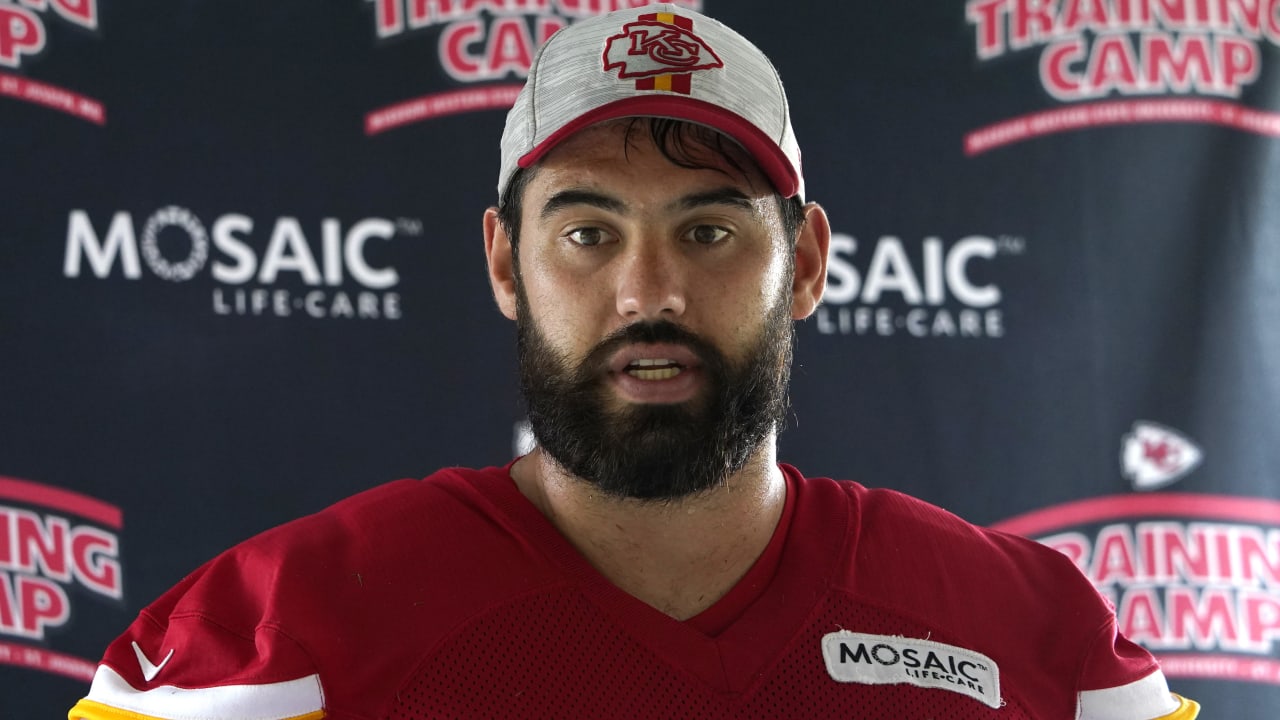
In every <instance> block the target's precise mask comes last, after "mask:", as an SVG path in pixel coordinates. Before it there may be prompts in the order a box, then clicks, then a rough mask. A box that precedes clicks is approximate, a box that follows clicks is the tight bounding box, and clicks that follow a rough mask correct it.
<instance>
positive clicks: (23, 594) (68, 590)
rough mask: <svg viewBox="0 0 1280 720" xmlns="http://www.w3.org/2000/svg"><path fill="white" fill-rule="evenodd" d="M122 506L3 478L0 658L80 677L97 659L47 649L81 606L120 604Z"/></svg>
mask: <svg viewBox="0 0 1280 720" xmlns="http://www.w3.org/2000/svg"><path fill="white" fill-rule="evenodd" d="M122 527H123V516H122V514H121V512H120V510H119V508H117V507H115V506H114V505H109V504H107V503H104V502H102V501H101V500H97V499H95V498H91V497H88V496H86V495H81V494H80V493H76V492H72V491H70V490H64V489H62V488H57V487H52V486H49V485H43V484H40V483H35V482H31V481H29V480H18V479H16V478H7V477H0V664H6V665H16V666H19V667H25V668H30V669H34V670H38V671H42V672H47V673H52V674H56V675H65V676H67V677H72V678H76V679H78V680H84V681H86V682H87V681H89V680H91V679H92V678H93V673H94V668H95V666H96V663H94V662H91V661H89V660H84V659H81V658H77V657H74V656H71V655H68V654H66V653H62V652H58V651H56V650H51V649H50V646H51V645H54V644H56V641H57V639H58V636H59V634H58V631H59V630H65V629H66V628H67V627H68V626H70V625H71V624H72V622H73V620H74V619H75V617H76V615H77V613H78V612H79V611H80V608H81V606H82V605H85V604H89V603H91V602H94V601H106V602H109V603H112V604H117V605H118V604H120V603H121V601H122V598H123V597H124V584H123V574H122V570H121V565H120V539H119V532H120V530H121V528H122Z"/></svg>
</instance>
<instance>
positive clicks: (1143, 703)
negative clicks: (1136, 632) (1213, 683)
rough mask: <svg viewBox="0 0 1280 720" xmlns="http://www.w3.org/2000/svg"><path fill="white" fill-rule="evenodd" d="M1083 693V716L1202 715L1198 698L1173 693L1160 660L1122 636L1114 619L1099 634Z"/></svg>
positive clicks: (1170, 719) (1095, 719) (1135, 719)
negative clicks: (1158, 661) (1188, 697)
mask: <svg viewBox="0 0 1280 720" xmlns="http://www.w3.org/2000/svg"><path fill="white" fill-rule="evenodd" d="M1135 677H1136V679H1133V678H1135ZM1077 697H1078V709H1077V712H1076V717H1078V718H1080V720H1194V718H1196V717H1197V716H1198V715H1199V714H1200V706H1199V705H1198V704H1197V703H1196V702H1194V701H1192V700H1188V699H1186V698H1183V697H1180V696H1178V695H1175V694H1173V693H1171V692H1169V685H1168V682H1167V681H1166V680H1165V677H1164V673H1163V672H1162V671H1161V670H1160V666H1159V665H1158V664H1157V663H1156V661H1155V659H1154V658H1152V657H1151V654H1150V653H1148V652H1147V651H1146V650H1144V649H1142V648H1141V647H1139V646H1138V645H1137V644H1135V643H1133V642H1132V641H1130V640H1129V639H1128V638H1126V637H1124V636H1123V635H1121V634H1120V633H1119V632H1118V631H1117V629H1116V625H1115V622H1114V618H1113V619H1112V620H1111V621H1110V622H1108V623H1107V624H1106V625H1105V626H1104V627H1103V628H1102V629H1101V630H1100V631H1099V633H1098V637H1097V640H1096V641H1095V643H1094V647H1093V650H1092V652H1091V653H1090V655H1089V657H1088V658H1087V659H1086V664H1085V667H1084V669H1083V671H1082V675H1081V681H1080V691H1079V694H1078V696H1077Z"/></svg>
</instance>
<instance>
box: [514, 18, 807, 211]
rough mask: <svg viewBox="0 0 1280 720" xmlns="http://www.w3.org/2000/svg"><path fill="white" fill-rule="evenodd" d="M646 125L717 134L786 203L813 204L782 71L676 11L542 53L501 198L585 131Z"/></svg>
mask: <svg viewBox="0 0 1280 720" xmlns="http://www.w3.org/2000/svg"><path fill="white" fill-rule="evenodd" d="M637 116H644V117H663V118H674V119H677V120H687V121H690V122H694V123H698V124H700V125H706V126H708V127H711V128H713V129H715V130H718V131H720V132H722V133H724V134H725V135H727V136H729V137H730V138H732V139H733V140H735V141H736V142H737V143H738V144H739V145H741V146H742V147H743V148H745V149H746V150H747V151H748V152H749V153H750V154H751V155H752V157H754V158H755V161H756V163H757V164H758V165H759V166H760V168H761V169H762V170H763V171H764V173H765V175H767V176H768V178H769V180H770V181H771V182H772V183H773V186H774V188H775V189H776V190H777V191H778V192H779V193H781V194H782V195H783V196H784V197H792V196H796V197H799V198H800V199H801V200H803V199H804V177H803V175H801V172H800V146H799V145H798V144H797V143H796V139H795V133H794V132H793V131H792V129H791V115H790V112H789V111H788V108H787V96H786V93H784V92H783V89H782V80H781V79H780V78H779V77H778V72H777V70H775V69H774V67H773V63H771V62H769V58H767V57H765V55H764V53H762V52H761V51H760V50H759V48H757V47H756V46H755V45H752V44H751V42H750V41H748V40H747V39H746V38H744V37H742V36H741V35H739V34H738V33H737V32H735V31H733V30H732V29H731V28H729V27H728V26H726V25H724V24H723V23H721V22H719V21H718V20H715V19H713V18H709V17H707V16H705V15H702V14H701V13H698V12H695V11H693V10H690V9H688V8H685V7H680V6H676V5H672V4H668V3H663V4H658V5H648V6H644V7H639V8H628V9H625V10H618V11H616V12H612V13H609V14H607V15H600V16H597V17H593V18H590V19H586V20H582V21H579V22H577V23H574V24H573V25H570V26H568V27H566V28H564V29H562V30H560V31H559V32H557V33H556V34H554V35H552V36H551V38H550V39H549V40H548V41H547V42H546V44H544V45H543V46H542V48H541V49H540V50H539V51H538V54H537V56H536V57H535V58H534V61H533V65H532V66H531V67H530V69H529V78H528V80H527V81H526V82H525V86H524V88H523V89H521V91H520V94H519V96H518V97H517V98H516V103H515V106H513V107H512V108H511V111H510V112H509V113H508V114H507V124H506V127H505V129H504V130H503V132H502V168H501V171H500V174H499V176H498V193H499V195H501V193H502V191H503V190H504V189H505V188H506V186H507V183H508V182H509V181H510V180H511V177H512V175H514V174H515V172H516V170H517V168H522V167H529V166H531V165H533V164H534V163H536V162H538V160H539V159H541V158H542V157H543V156H544V155H546V154H547V152H549V151H550V150H551V149H552V148H554V147H555V146H556V145H557V144H558V143H560V142H561V141H562V140H564V139H565V138H567V137H569V136H570V135H572V134H573V133H575V132H577V131H578V130H581V129H583V128H585V127H587V126H589V125H594V124H595V123H598V122H602V121H605V120H611V119H614V118H620V117H637Z"/></svg>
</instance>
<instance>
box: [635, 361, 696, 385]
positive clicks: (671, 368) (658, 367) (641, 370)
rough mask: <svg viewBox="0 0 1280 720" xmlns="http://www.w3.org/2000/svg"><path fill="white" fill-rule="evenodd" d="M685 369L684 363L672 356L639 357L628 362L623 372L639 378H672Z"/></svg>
mask: <svg viewBox="0 0 1280 720" xmlns="http://www.w3.org/2000/svg"><path fill="white" fill-rule="evenodd" d="M684 369H685V366H684V365H682V364H680V363H679V362H677V361H675V360H672V359H670V358H638V359H636V360H632V361H631V362H629V363H627V366H626V367H625V368H623V372H625V373H626V374H628V375H630V376H631V377H633V378H636V379H637V380H670V379H672V378H674V377H675V376H677V375H679V374H680V373H682V372H684Z"/></svg>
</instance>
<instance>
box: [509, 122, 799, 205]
mask: <svg viewBox="0 0 1280 720" xmlns="http://www.w3.org/2000/svg"><path fill="white" fill-rule="evenodd" d="M529 172H530V173H531V176H530V177H529V178H528V181H529V185H530V186H535V185H536V186H541V188H540V189H542V190H544V191H551V190H554V189H555V188H558V187H563V186H566V185H591V184H598V183H618V182H620V183H624V184H625V183H629V182H633V181H634V182H633V186H632V187H631V191H633V192H644V191H646V190H648V191H654V192H657V191H672V192H674V191H677V190H679V189H682V188H684V189H688V188H695V187H698V186H710V185H714V186H719V187H726V186H727V187H733V188H735V189H737V190H739V191H741V192H742V193H743V194H744V195H746V196H748V197H752V198H765V197H773V196H774V195H775V194H776V191H775V190H774V188H773V186H772V185H771V184H770V182H769V180H768V179H767V177H766V176H765V175H764V173H763V172H762V171H761V170H760V168H759V167H758V166H757V165H756V162H755V160H754V159H753V158H752V157H751V155H750V154H749V153H747V151H746V150H744V149H743V148H742V147H741V146H739V145H738V144H737V143H736V142H734V141H733V140H732V139H730V138H729V137H727V136H725V135H722V134H720V133H718V132H716V131H715V130H712V129H710V128H706V127H703V126H700V125H694V124H691V123H683V122H669V121H653V120H651V119H649V118H622V119H618V120H610V121H607V122H603V123H599V124H597V125H592V126H590V127H587V128H584V129H583V130H580V131H578V132H577V133H575V134H573V135H572V136H570V137H568V138H566V139H565V140H564V141H563V142H561V143H560V144H559V145H557V146H556V147H555V148H554V149H553V150H552V151H551V152H549V153H547V155H546V156H545V157H543V158H542V160H541V161H540V162H539V163H538V164H537V165H535V166H534V167H533V168H530V171H529ZM637 184H638V187H637V186H635V185H637Z"/></svg>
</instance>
